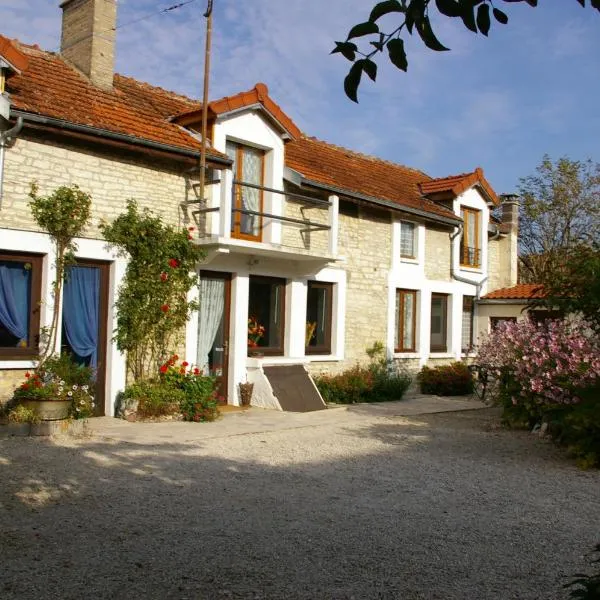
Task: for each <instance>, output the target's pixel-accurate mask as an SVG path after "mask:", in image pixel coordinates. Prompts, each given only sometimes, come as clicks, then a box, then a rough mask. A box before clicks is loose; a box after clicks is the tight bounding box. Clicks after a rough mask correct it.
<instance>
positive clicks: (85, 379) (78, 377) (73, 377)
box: [41, 353, 94, 386]
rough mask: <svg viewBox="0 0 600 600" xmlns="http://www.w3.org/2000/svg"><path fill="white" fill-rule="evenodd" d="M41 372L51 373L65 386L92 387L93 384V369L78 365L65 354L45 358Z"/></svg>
mask: <svg viewBox="0 0 600 600" xmlns="http://www.w3.org/2000/svg"><path fill="white" fill-rule="evenodd" d="M41 370H42V371H43V372H44V373H52V375H53V376H55V377H56V378H57V379H60V380H62V381H64V382H65V383H66V385H78V386H83V385H87V386H92V385H93V383H94V379H93V377H94V373H93V369H92V368H91V367H86V366H85V365H78V364H77V363H76V362H74V361H73V359H72V358H71V356H70V355H69V354H66V353H63V354H60V355H58V354H55V355H53V356H51V357H49V358H47V359H46V360H45V361H44V363H43V365H42V367H41Z"/></svg>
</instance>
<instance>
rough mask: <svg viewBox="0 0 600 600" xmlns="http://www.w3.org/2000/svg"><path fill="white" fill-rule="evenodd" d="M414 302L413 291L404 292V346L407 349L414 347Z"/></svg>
mask: <svg viewBox="0 0 600 600" xmlns="http://www.w3.org/2000/svg"><path fill="white" fill-rule="evenodd" d="M414 302H415V296H414V294H412V293H405V294H404V317H403V318H404V339H403V340H402V347H403V348H405V349H407V350H412V349H413V332H414V327H415V323H414V319H413V316H414V309H415V306H414Z"/></svg>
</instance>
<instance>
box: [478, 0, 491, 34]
mask: <svg viewBox="0 0 600 600" xmlns="http://www.w3.org/2000/svg"><path fill="white" fill-rule="evenodd" d="M490 25H491V22H490V5H489V4H480V5H479V8H478V9H477V28H478V29H479V31H481V33H483V35H485V36H487V34H488V33H489V31H490Z"/></svg>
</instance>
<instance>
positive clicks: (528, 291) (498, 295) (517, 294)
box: [482, 283, 545, 300]
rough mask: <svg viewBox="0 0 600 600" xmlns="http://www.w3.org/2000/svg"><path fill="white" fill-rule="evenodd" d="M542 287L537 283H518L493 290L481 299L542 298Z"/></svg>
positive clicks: (543, 295)
mask: <svg viewBox="0 0 600 600" xmlns="http://www.w3.org/2000/svg"><path fill="white" fill-rule="evenodd" d="M544 297H545V294H544V289H543V287H542V286H541V285H540V284H539V283H519V284H518V285H515V286H513V287H507V288H502V289H499V290H495V291H493V292H490V293H489V294H486V295H485V296H483V298H482V299H483V300H533V299H537V298H544Z"/></svg>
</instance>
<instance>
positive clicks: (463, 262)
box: [460, 244, 481, 269]
mask: <svg viewBox="0 0 600 600" xmlns="http://www.w3.org/2000/svg"><path fill="white" fill-rule="evenodd" d="M460 266H461V267H469V268H473V269H478V268H479V267H481V248H473V247H471V246H463V245H462V244H461V245H460Z"/></svg>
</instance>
